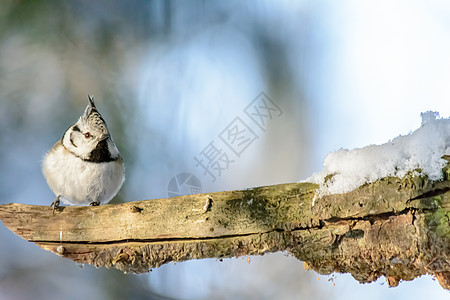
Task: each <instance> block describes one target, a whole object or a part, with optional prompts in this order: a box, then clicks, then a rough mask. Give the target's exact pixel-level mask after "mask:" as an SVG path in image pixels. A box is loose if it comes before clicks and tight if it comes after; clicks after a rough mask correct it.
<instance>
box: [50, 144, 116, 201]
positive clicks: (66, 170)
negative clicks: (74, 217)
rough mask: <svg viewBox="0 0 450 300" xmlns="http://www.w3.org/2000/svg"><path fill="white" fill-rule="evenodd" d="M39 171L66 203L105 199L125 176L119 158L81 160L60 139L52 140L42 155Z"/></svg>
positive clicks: (114, 192)
mask: <svg viewBox="0 0 450 300" xmlns="http://www.w3.org/2000/svg"><path fill="white" fill-rule="evenodd" d="M42 172H43V173H44V176H45V178H46V179H47V183H48V185H49V187H50V189H51V190H52V191H53V192H54V193H55V195H56V196H58V195H61V200H62V202H63V203H65V204H71V205H81V204H88V203H91V202H100V204H106V203H108V202H109V201H110V200H111V199H112V198H113V197H114V196H115V195H116V194H117V192H118V191H119V189H120V187H121V186H122V183H123V181H124V180H125V170H124V167H123V163H122V160H121V159H120V158H119V159H118V160H116V161H110V162H102V163H95V162H88V161H84V160H82V159H80V158H78V157H76V156H75V155H73V154H72V153H70V152H69V151H68V150H67V149H65V148H64V147H63V146H62V145H61V143H60V142H59V143H57V144H55V146H54V147H53V148H52V149H51V150H50V152H49V153H47V155H46V156H45V158H44V161H43V164H42Z"/></svg>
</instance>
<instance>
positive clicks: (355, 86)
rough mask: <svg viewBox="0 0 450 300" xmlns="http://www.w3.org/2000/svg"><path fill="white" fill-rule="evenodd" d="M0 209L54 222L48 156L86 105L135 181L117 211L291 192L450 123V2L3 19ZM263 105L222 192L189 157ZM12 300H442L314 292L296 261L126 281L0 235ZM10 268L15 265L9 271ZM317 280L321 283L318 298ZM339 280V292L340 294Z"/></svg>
mask: <svg viewBox="0 0 450 300" xmlns="http://www.w3.org/2000/svg"><path fill="white" fill-rule="evenodd" d="M0 7H1V9H0V11H1V13H0V28H1V29H0V104H1V105H0V164H1V168H0V178H1V181H0V203H10V202H19V203H29V204H39V205H47V204H50V203H51V201H52V200H53V197H54V196H53V194H52V192H51V191H50V190H49V189H48V187H47V185H46V183H45V180H44V178H43V176H42V175H41V171H40V161H41V159H42V156H43V155H44V153H45V152H46V151H47V150H48V149H50V147H51V146H52V145H53V144H54V143H55V142H56V141H57V140H58V139H59V138H60V137H61V136H62V134H63V132H64V130H65V129H66V128H67V127H69V126H70V125H71V124H73V123H74V122H75V121H76V120H77V118H78V116H79V115H80V114H81V113H82V111H83V109H84V107H85V105H86V95H87V94H88V93H92V94H94V95H95V97H96V99H97V102H96V103H97V107H98V108H99V110H100V112H101V113H102V114H103V116H104V118H105V119H106V121H107V123H108V126H109V128H110V130H111V132H112V135H113V138H114V139H115V141H116V144H117V146H118V147H119V150H120V151H121V153H122V154H123V156H124V160H125V163H126V167H127V181H126V182H125V184H124V187H123V188H122V190H121V192H120V193H119V195H118V197H117V198H116V199H115V200H114V202H115V203H118V202H121V201H133V200H143V199H152V198H165V197H167V185H168V183H169V181H170V179H171V178H172V177H173V176H175V175H177V174H179V173H181V172H189V173H192V174H194V175H195V176H197V177H198V178H199V180H200V181H201V183H202V188H203V191H204V192H209V191H211V192H212V191H221V190H232V189H241V188H248V187H252V186H260V185H269V184H276V183H283V182H284V183H286V182H295V181H299V180H301V179H304V178H306V177H308V176H310V175H311V174H312V173H314V172H317V171H320V170H321V166H322V161H323V159H324V158H325V156H326V155H327V154H328V153H329V152H331V151H335V150H337V149H340V148H349V149H351V148H354V147H363V146H366V145H370V144H380V143H384V142H387V141H388V140H390V139H392V138H394V137H396V136H398V135H399V134H407V133H409V132H411V131H413V130H415V129H416V128H418V127H419V126H420V122H421V119H420V113H421V112H423V111H427V110H435V111H439V112H440V114H441V116H443V117H448V116H449V115H450V101H449V99H450V88H449V86H450V85H449V84H448V82H449V81H450V54H449V53H450V22H449V21H448V20H450V18H449V16H450V5H449V4H448V3H447V2H446V1H432V2H430V1H418V0H417V1H395V2H393V1H356V0H355V1H350V0H348V1H339V2H337V1H306V0H305V1H258V2H256V1H249V2H241V1H216V2H197V1H185V2H173V1H149V2H143V1H115V2H110V1H98V2H95V3H91V2H89V1H77V2H75V1H65V2H61V3H58V4H55V3H53V2H46V1H40V2H31V1H29V2H28V1H22V2H20V3H15V2H8V3H2V4H0ZM261 92H264V93H266V94H267V95H268V96H269V97H270V98H271V99H272V100H273V101H274V102H275V103H276V104H277V105H278V106H279V107H280V108H281V109H282V110H283V114H282V115H281V116H280V117H277V118H273V119H272V120H271V121H270V122H269V124H268V127H267V128H266V130H265V131H264V130H261V129H260V128H257V127H252V129H254V131H255V133H256V134H257V135H258V139H257V140H256V141H255V142H254V143H253V144H251V145H250V146H249V147H248V148H247V149H246V150H245V151H244V152H243V153H242V155H241V156H239V157H236V156H235V157H233V159H234V160H235V162H233V163H232V164H231V165H230V168H229V169H228V170H226V171H224V172H223V173H222V174H221V175H220V176H218V178H217V180H216V181H215V182H212V181H211V180H210V178H209V177H208V176H205V175H203V172H202V170H201V169H200V168H198V167H196V163H195V161H194V159H193V158H194V157H195V156H198V155H199V153H200V152H201V151H202V150H203V149H204V148H205V147H206V146H207V145H208V144H209V143H210V142H211V141H213V142H214V143H217V145H218V146H220V147H221V148H222V149H223V151H225V150H226V149H227V148H226V145H224V144H223V143H221V141H220V139H219V134H220V133H221V132H222V131H223V130H224V129H225V128H226V127H227V126H228V125H229V124H230V122H232V121H233V119H235V118H236V117H240V118H242V120H244V121H245V122H247V124H248V125H249V126H254V125H251V124H252V123H251V121H250V120H249V119H248V118H247V119H246V115H245V112H244V109H245V108H246V107H247V105H249V104H250V103H251V102H252V101H253V100H254V99H255V97H257V96H258V95H259V94H260V93H261ZM0 241H1V242H0V253H2V255H0V299H10V298H17V299H27V298H31V297H38V298H39V297H40V298H47V299H48V298H58V297H59V298H61V297H65V299H70V298H73V299H79V298H80V297H85V298H86V297H87V298H96V299H113V298H117V299H120V298H125V297H127V298H130V297H134V298H139V297H144V296H145V297H148V298H154V299H165V298H167V297H169V298H181V299H208V298H217V299H229V298H233V299H274V298H277V299H299V298H300V299H302V298H307V299H359V298H361V297H364V298H365V299H424V298H426V297H429V298H433V299H448V292H447V291H444V290H443V289H442V288H441V287H440V285H439V284H438V282H437V281H434V280H433V279H432V278H431V277H430V276H424V277H422V278H419V279H416V280H414V281H412V282H402V283H401V284H400V286H399V287H397V288H388V287H387V285H386V284H385V283H384V279H380V280H379V281H377V282H375V283H372V284H365V285H361V284H359V283H358V282H356V281H355V280H354V279H352V278H351V276H349V275H341V274H335V275H333V276H319V275H317V274H316V273H315V272H313V271H309V272H306V271H304V269H303V264H302V262H300V261H297V260H296V259H295V258H293V257H291V256H289V255H288V254H286V253H276V254H269V255H265V256H262V257H251V258H250V263H248V262H247V257H244V258H233V259H225V260H224V261H223V262H219V261H217V260H215V259H208V260H201V261H189V262H184V263H177V264H168V265H164V266H162V267H160V268H158V269H155V270H153V272H151V273H150V274H143V275H131V274H128V275H123V274H121V273H120V272H117V271H115V270H104V269H99V270H96V269H95V268H92V267H90V266H84V267H83V268H81V267H80V266H78V265H76V264H74V263H73V262H71V261H68V260H65V259H61V258H59V257H57V256H56V255H53V254H51V253H48V252H46V251H44V250H42V249H40V248H38V247H37V246H35V245H33V244H30V243H27V242H25V241H23V240H21V239H20V238H18V237H16V236H14V235H13V234H12V233H11V232H9V231H8V230H7V229H6V228H5V227H4V226H0ZM4 253H7V254H4ZM318 279H319V280H318ZM330 279H331V281H330Z"/></svg>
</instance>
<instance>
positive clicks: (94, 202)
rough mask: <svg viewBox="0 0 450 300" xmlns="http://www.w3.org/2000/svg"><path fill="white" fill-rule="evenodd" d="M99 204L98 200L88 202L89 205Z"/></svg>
mask: <svg viewBox="0 0 450 300" xmlns="http://www.w3.org/2000/svg"><path fill="white" fill-rule="evenodd" d="M99 205H100V202H98V201H93V202H91V203H89V206H99Z"/></svg>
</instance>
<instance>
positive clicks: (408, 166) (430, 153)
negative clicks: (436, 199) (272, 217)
mask: <svg viewBox="0 0 450 300" xmlns="http://www.w3.org/2000/svg"><path fill="white" fill-rule="evenodd" d="M421 117H422V125H421V127H420V128H419V129H417V130H416V131H414V132H412V133H410V134H408V135H404V136H398V137H396V138H394V139H393V140H392V141H390V142H388V143H385V144H382V145H371V146H367V147H364V148H357V149H354V150H347V149H341V150H338V151H336V152H332V153H330V154H328V155H327V157H326V158H325V161H324V163H323V170H322V171H321V172H319V173H315V174H313V175H312V176H311V177H309V178H308V179H306V180H305V181H307V182H313V183H317V184H319V185H320V190H319V194H320V196H323V195H329V194H339V193H347V192H350V191H352V190H354V189H356V188H357V187H359V186H361V185H363V184H365V183H371V182H374V181H376V180H378V179H381V178H384V177H387V176H396V177H400V178H401V177H403V176H405V175H406V174H407V173H408V172H410V171H411V172H416V173H417V172H418V170H421V171H420V172H421V173H422V174H426V175H428V177H429V178H430V179H431V180H439V179H442V168H443V167H444V166H445V165H446V163H447V161H446V160H444V159H442V156H443V155H445V154H450V118H447V119H444V118H439V113H438V112H433V111H427V112H424V113H421ZM327 176H328V177H327ZM326 177H327V180H325V178H326ZM325 181H326V182H325ZM313 205H314V203H313Z"/></svg>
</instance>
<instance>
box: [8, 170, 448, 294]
mask: <svg viewBox="0 0 450 300" xmlns="http://www.w3.org/2000/svg"><path fill="white" fill-rule="evenodd" d="M444 173H445V174H446V175H445V178H444V180H442V181H437V182H433V181H430V180H428V179H427V177H420V176H411V175H408V176H406V177H405V178H403V179H399V178H394V177H389V178H384V179H382V180H379V181H377V182H374V183H371V184H367V185H364V186H362V187H360V188H358V189H356V190H354V191H352V192H349V193H346V194H339V195H329V196H324V197H322V198H319V199H315V197H317V189H318V186H317V185H315V184H311V183H291V184H281V185H275V186H265V187H258V188H253V189H248V190H242V191H231V192H218V193H211V194H198V195H189V196H181V197H174V198H168V199H157V200H146V201H138V202H129V203H124V204H119V205H104V206H99V207H61V208H59V209H58V210H57V211H55V214H52V209H51V208H49V207H45V206H33V205H24V204H7V205H0V219H1V220H2V222H3V223H4V225H6V226H7V227H8V228H9V229H10V230H12V231H13V232H14V233H16V234H17V235H19V236H21V237H22V238H24V239H26V240H28V241H31V242H34V243H36V244H37V245H39V246H40V247H42V248H44V249H46V250H49V251H52V252H54V253H56V254H58V255H60V256H62V257H66V258H69V259H72V260H74V261H76V262H79V263H88V264H93V265H95V266H97V267H102V266H104V267H108V268H110V267H114V268H117V269H119V270H122V271H124V272H135V273H142V272H148V271H149V270H150V269H151V268H155V267H158V266H160V265H162V264H164V263H167V262H172V261H185V260H190V259H201V258H217V259H221V258H225V257H233V256H243V255H262V254H264V253H267V252H276V251H288V252H289V253H291V254H293V255H294V256H295V257H297V258H298V259H300V260H302V261H304V262H305V268H307V269H313V270H315V271H317V272H319V273H320V274H330V273H332V272H340V273H351V274H352V275H353V277H354V278H355V279H356V280H358V281H359V282H371V281H374V280H376V279H377V278H378V277H380V276H382V275H384V276H386V277H387V281H388V283H389V285H390V286H396V285H397V284H398V282H399V281H400V280H412V279H414V278H416V277H418V276H421V275H423V274H427V273H429V274H434V275H435V276H436V277H437V278H438V279H439V281H440V283H441V285H442V286H443V287H444V288H447V289H448V288H449V287H450V285H449V278H450V260H449V257H450V221H449V219H450V211H449V209H450V181H449V180H448V170H447V168H446V169H444ZM313 199H315V201H314V202H315V204H314V205H312V204H313Z"/></svg>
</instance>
